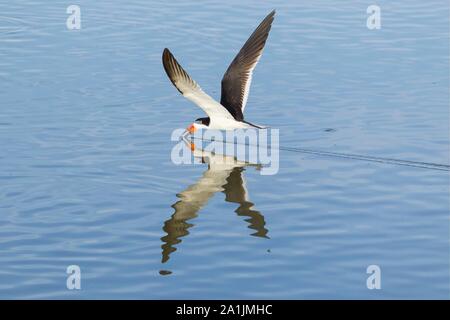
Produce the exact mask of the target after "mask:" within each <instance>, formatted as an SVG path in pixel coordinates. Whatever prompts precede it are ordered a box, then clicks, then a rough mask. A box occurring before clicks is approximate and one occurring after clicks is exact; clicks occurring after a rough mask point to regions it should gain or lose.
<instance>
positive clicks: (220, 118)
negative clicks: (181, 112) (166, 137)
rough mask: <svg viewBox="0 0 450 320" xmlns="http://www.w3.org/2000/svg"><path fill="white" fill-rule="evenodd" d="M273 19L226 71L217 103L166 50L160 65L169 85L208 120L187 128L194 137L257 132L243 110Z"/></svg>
mask: <svg viewBox="0 0 450 320" xmlns="http://www.w3.org/2000/svg"><path fill="white" fill-rule="evenodd" d="M274 17H275V10H273V11H272V12H270V13H269V14H268V15H267V16H266V17H265V18H264V20H263V21H262V22H261V23H260V24H259V26H258V27H257V28H256V29H255V31H254V32H253V33H252V34H251V36H250V37H249V38H248V40H247V41H246V42H245V44H244V46H243V47H242V48H241V50H240V51H239V53H238V54H237V55H236V57H235V58H234V59H233V60H232V62H231V64H230V65H229V67H228V69H227V70H226V72H225V74H224V76H223V78H222V82H221V89H222V92H221V97H220V103H219V102H218V101H216V100H214V99H213V98H212V97H211V96H209V95H208V94H207V93H205V92H204V91H203V90H202V89H201V88H200V86H199V85H198V84H197V82H195V81H194V80H193V79H192V78H191V77H190V76H189V74H188V73H187V72H186V71H185V70H184V69H183V68H182V67H181V65H180V64H179V63H178V61H177V60H176V59H175V57H174V56H173V54H172V53H171V52H170V50H169V49H167V48H165V49H164V51H163V54H162V63H163V66H164V70H165V71H166V73H167V76H168V77H169V79H170V81H171V82H172V84H173V85H174V86H175V87H176V88H177V90H178V91H179V92H180V93H181V94H182V95H183V96H184V97H185V98H186V99H188V100H190V101H191V102H193V103H195V104H196V105H197V106H199V107H200V108H201V109H202V110H203V111H204V112H205V113H206V115H207V117H203V118H198V119H196V120H195V121H194V122H193V123H192V124H190V125H189V126H188V127H187V129H186V130H187V131H188V132H189V133H190V134H193V133H194V132H196V131H197V130H200V129H214V130H235V129H248V128H257V129H264V128H266V127H263V126H261V125H256V124H252V123H250V122H248V121H246V120H245V119H244V109H245V106H246V104H247V99H248V95H249V91H250V84H251V81H252V75H253V70H254V69H255V66H256V64H257V63H258V61H259V59H260V58H261V55H262V52H263V49H264V46H265V44H266V40H267V38H268V36H269V32H270V29H271V26H272V22H273V20H274Z"/></svg>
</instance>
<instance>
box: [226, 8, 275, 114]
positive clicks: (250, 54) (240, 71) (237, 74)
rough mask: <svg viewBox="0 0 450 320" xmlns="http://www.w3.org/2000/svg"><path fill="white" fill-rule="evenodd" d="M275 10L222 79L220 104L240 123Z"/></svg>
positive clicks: (249, 40) (265, 19)
mask: <svg viewBox="0 0 450 320" xmlns="http://www.w3.org/2000/svg"><path fill="white" fill-rule="evenodd" d="M274 16H275V10H273V11H272V12H271V13H269V14H268V15H267V17H265V18H264V20H263V21H262V22H261V24H260V25H259V26H258V27H257V28H256V30H255V31H254V32H253V33H252V35H251V36H250V38H249V39H248V40H247V42H246V43H245V44H244V46H243V47H242V49H241V50H240V51H239V53H238V54H237V56H236V57H235V58H234V60H233V61H232V62H231V64H230V66H229V67H228V69H227V71H226V72H225V75H224V76H223V79H222V95H221V98H220V104H221V105H223V106H224V107H225V108H227V110H228V111H229V112H230V113H231V114H232V115H233V117H234V118H235V119H236V120H238V121H241V120H243V119H244V108H245V105H246V104H247V98H248V94H249V91H250V83H251V82H252V74H253V69H255V66H256V64H257V63H258V60H259V58H260V57H261V55H262V52H263V49H264V45H265V43H266V40H267V37H268V36H269V31H270V28H271V26H272V22H273V20H274Z"/></svg>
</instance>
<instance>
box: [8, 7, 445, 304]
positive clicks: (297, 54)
mask: <svg viewBox="0 0 450 320" xmlns="http://www.w3.org/2000/svg"><path fill="white" fill-rule="evenodd" d="M77 4H79V5H80V7H81V19H82V28H81V30H78V31H71V30H68V29H67V28H66V19H67V17H68V15H67V14H66V7H67V6H68V4H67V3H66V2H64V1H52V2H51V3H49V2H48V1H21V2H8V3H6V2H4V3H2V4H0V81H1V84H2V85H1V87H0V146H1V149H0V186H1V187H0V248H1V250H0V298H14V299H16V298H39V299H42V298H63V299H72V298H82V299H88V298H149V299H163V298H164V299H165V298H172V299H173V298H188V299H197V298H235V299H246V298H256V299H259V298H261V299H263V298H265V299H278V298H280V299H281V298H287V299H310V298H367V299H385V298H444V299H447V298H449V288H450V282H449V281H450V277H449V267H450V266H449V223H448V222H449V220H448V218H449V191H450V190H449V174H448V172H445V171H436V170H428V169H420V168H413V167H408V166H398V165H386V164H380V163H373V162H366V161H356V160H349V159H339V158H332V157H325V156H318V155H312V154H304V153H298V152H290V151H286V150H281V151H280V170H279V172H278V174H276V175H273V176H262V175H260V171H259V170H258V169H257V168H256V167H254V166H236V167H232V168H211V167H210V166H208V164H207V163H205V164H195V165H182V166H177V165H175V164H173V163H172V161H171V159H170V152H171V149H172V147H173V145H174V142H172V141H170V136H171V133H172V130H173V129H175V128H180V127H181V128H183V127H186V126H187V125H189V124H190V123H191V122H192V120H193V119H195V118H198V117H200V116H203V114H202V111H201V110H200V109H198V108H196V107H195V106H193V105H191V103H190V102H189V101H187V100H185V99H184V98H183V97H181V96H180V95H179V93H178V92H177V91H176V90H175V89H174V88H173V86H172V85H171V84H170V82H169V80H168V79H167V77H166V75H165V73H164V70H163V68H162V65H161V53H162V50H163V48H165V47H168V48H170V49H171V50H172V52H173V53H174V55H175V56H176V57H177V58H178V60H179V61H180V63H181V64H182V65H183V66H184V67H185V68H186V69H187V70H188V71H189V73H190V74H191V76H192V77H193V78H194V79H196V80H197V81H198V82H199V84H200V85H201V86H202V87H203V89H204V90H205V91H206V92H208V93H209V94H211V95H212V96H213V97H216V98H218V97H219V96H220V79H221V77H222V75H223V72H224V71H225V70H226V68H227V66H228V64H229V63H230V62H231V60H232V58H233V57H234V55H235V54H236V53H237V52H238V50H239V49H240V47H241V46H242V44H243V43H244V42H245V40H246V39H247V37H248V36H249V35H250V33H251V32H252V31H253V29H254V28H255V27H256V25H257V24H258V23H259V21H260V20H261V19H262V18H263V17H264V16H265V15H266V14H267V13H268V12H270V11H271V10H272V9H273V8H276V9H277V16H276V18H275V22H274V25H273V29H272V31H271V34H270V37H269V40H268V43H267V46H266V49H265V52H264V54H263V57H262V59H261V60H260V63H259V64H258V66H257V68H256V70H255V74H254V77H253V85H252V89H251V94H250V98H249V100H248V105H247V108H246V117H247V119H249V120H250V121H252V122H255V123H260V124H265V125H269V126H271V127H274V128H279V129H280V144H281V145H282V146H287V147H297V148H300V147H301V148H308V149H314V150H326V151H330V152H344V153H356V154H363V155H372V156H382V157H390V158H398V159H406V160H414V161H426V162H435V163H442V164H449V108H448V103H449V85H450V84H449V72H448V70H449V63H448V57H449V27H448V21H449V17H448V12H449V11H448V9H449V8H448V3H447V4H445V3H443V2H442V1H426V2H424V1H418V0H414V1H409V3H408V4H403V3H393V2H392V1H384V0H383V1H378V2H377V4H378V5H379V6H380V7H381V10H382V25H381V29H380V30H369V29H368V28H367V27H366V18H367V14H366V9H367V7H368V6H369V5H371V4H373V3H371V2H369V1H349V2H345V3H344V2H342V1H313V2H311V1H309V2H308V1H285V2H283V3H280V2H269V1H268V2H264V4H262V3H261V2H260V1H248V2H246V3H245V4H243V3H242V2H241V1H234V0H232V1H231V2H230V1H227V2H226V3H224V2H223V1H208V2H205V3H202V4H201V5H199V4H198V1H192V0H187V1H180V2H176V3H167V2H166V1H153V0H152V1H150V2H149V1H142V0H130V1H127V2H126V3H122V4H119V3H111V2H109V1H95V2H92V1H78V2H77ZM208 179H209V180H208ZM205 184H206V186H205ZM189 197H190V198H189ZM192 197H193V199H194V200H195V201H189V199H191V200H192ZM186 199H188V200H186ZM73 264H75V265H79V266H80V268H81V271H82V290H80V291H76V290H75V291H70V290H67V288H66V277H67V274H66V268H67V266H69V265H73ZM373 264H375V265H378V266H380V268H381V271H382V289H381V290H368V289H367V287H366V279H367V277H368V275H367V274H366V268H367V267H368V266H369V265H373Z"/></svg>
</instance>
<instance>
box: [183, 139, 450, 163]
mask: <svg viewBox="0 0 450 320" xmlns="http://www.w3.org/2000/svg"><path fill="white" fill-rule="evenodd" d="M192 139H194V140H202V141H205V139H201V138H196V137H192ZM209 141H213V140H209ZM215 141H217V142H224V143H228V144H230V143H232V142H227V141H224V140H215ZM233 143H234V142H233ZM234 144H235V145H247V144H243V143H234ZM249 146H254V147H257V145H254V144H252V145H249ZM267 147H268V148H270V146H269V145H268V146H267ZM279 149H280V150H282V151H288V152H297V153H305V154H313V155H317V156H325V157H333V158H343V159H352V160H360V161H367V162H378V163H384V164H392V165H399V166H406V167H415V168H422V169H429V170H438V171H447V172H448V171H450V165H447V164H440V163H434V162H423V161H413V160H403V159H395V158H385V157H377V156H368V155H361V154H352V153H341V152H331V151H323V150H314V149H307V148H299V147H285V146H280V147H279Z"/></svg>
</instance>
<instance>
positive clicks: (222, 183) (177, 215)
mask: <svg viewBox="0 0 450 320" xmlns="http://www.w3.org/2000/svg"><path fill="white" fill-rule="evenodd" d="M194 156H195V157H196V158H199V159H201V161H202V162H203V163H207V164H208V169H207V170H206V171H205V172H204V173H203V175H202V177H200V179H199V180H198V181H197V182H196V183H195V184H192V185H190V186H189V187H188V188H187V189H186V190H184V191H182V192H180V193H179V194H177V197H178V198H180V200H178V201H177V202H176V203H175V204H173V205H172V208H174V209H175V212H174V213H173V214H172V216H171V218H170V219H169V220H167V221H166V222H165V223H164V226H163V230H164V231H165V232H166V233H167V235H165V236H164V237H162V238H161V240H162V242H163V245H162V246H161V248H162V260H161V261H162V263H165V262H167V261H168V260H169V257H170V254H171V253H172V252H174V251H176V248H175V245H177V244H179V243H180V242H181V241H182V240H181V238H182V237H185V236H187V235H188V234H189V231H188V230H189V229H190V228H191V227H193V226H194V224H192V223H189V222H188V221H189V220H191V219H193V218H195V217H197V212H198V211H199V210H200V209H201V208H203V207H204V206H205V205H206V204H207V203H208V201H209V199H210V198H212V196H213V195H214V194H215V193H217V192H219V191H221V192H223V193H224V194H225V201H227V202H231V203H236V204H238V205H239V207H238V208H237V209H236V210H235V212H236V213H237V215H238V216H242V217H248V219H245V221H246V222H248V224H249V225H248V227H249V228H250V229H253V230H255V231H256V232H254V233H252V234H251V235H252V236H256V237H262V238H269V237H268V236H267V233H268V230H267V229H266V228H265V224H266V223H265V220H264V216H263V215H262V214H261V213H260V212H259V211H257V210H254V209H253V206H254V204H253V203H252V202H250V200H249V198H248V192H247V188H246V184H245V178H244V171H245V167H246V166H256V165H252V164H248V163H245V162H242V161H237V160H235V159H234V158H232V157H224V156H222V155H214V154H211V153H206V152H202V151H198V150H195V151H194Z"/></svg>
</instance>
